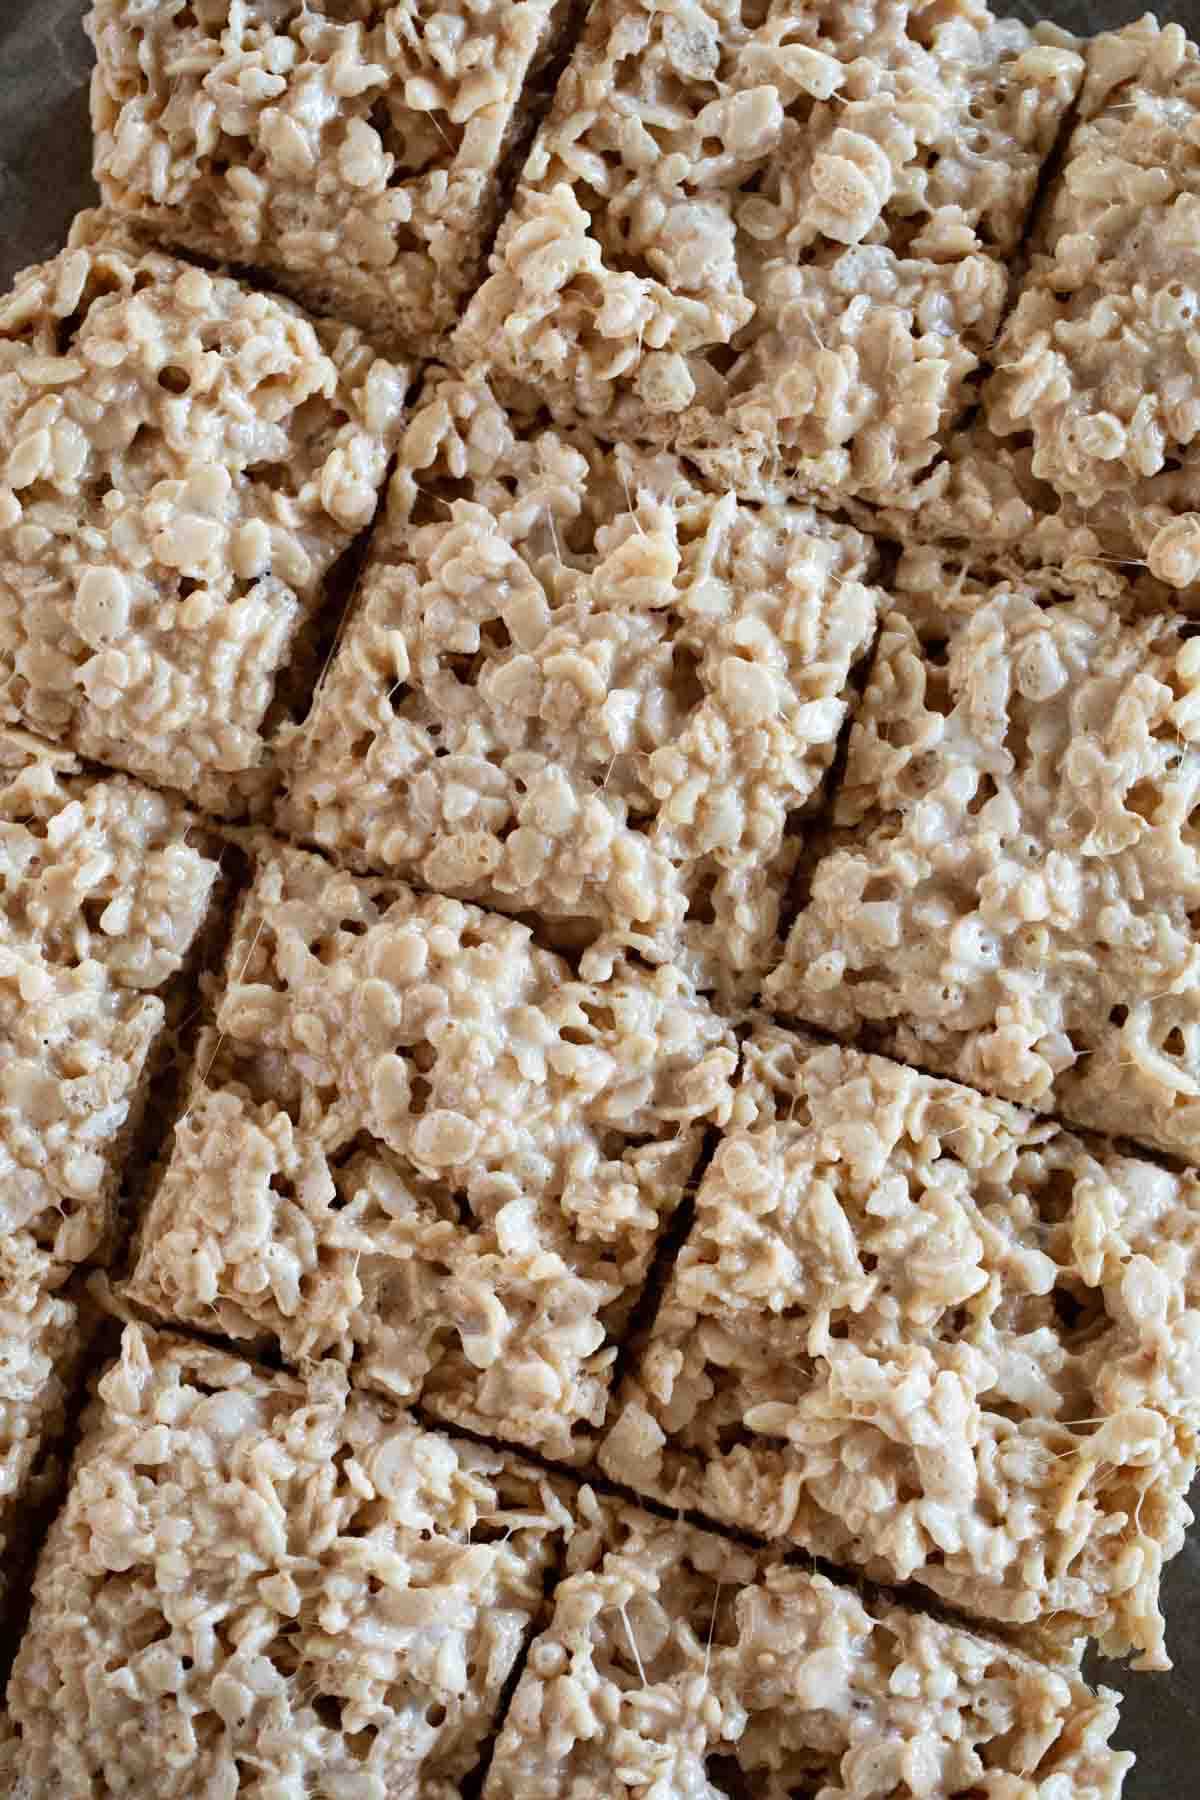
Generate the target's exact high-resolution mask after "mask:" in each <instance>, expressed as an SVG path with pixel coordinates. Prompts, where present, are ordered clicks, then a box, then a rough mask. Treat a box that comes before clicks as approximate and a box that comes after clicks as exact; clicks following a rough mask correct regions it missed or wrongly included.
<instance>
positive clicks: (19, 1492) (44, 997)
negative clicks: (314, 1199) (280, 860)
mask: <svg viewBox="0 0 1200 1800" xmlns="http://www.w3.org/2000/svg"><path fill="white" fill-rule="evenodd" d="M191 823H192V821H191V815H190V814H189V813H187V812H186V811H185V810H184V809H183V807H181V806H179V805H177V804H176V803H174V802H172V801H169V800H167V799H165V798H164V797H163V796H161V795H159V794H153V793H150V792H149V791H148V790H147V789H145V788H143V787H140V786H138V785H137V784H136V783H134V782H131V781H127V780H125V779H124V777H121V776H116V777H113V778H110V779H106V780H96V779H91V778H86V777H84V776H82V775H81V774H80V773H79V768H78V764H77V762H76V760H75V758H74V757H73V756H72V755H71V754H70V752H68V751H63V750H54V749H51V748H50V747H49V746H48V745H45V744H41V743H39V742H38V741H37V740H36V739H34V738H31V737H27V736H26V735H25V733H23V732H16V731H2V730H0V1214H2V1218H0V1569H3V1570H4V1571H5V1572H7V1569H8V1565H7V1564H6V1563H5V1561H4V1556H3V1553H4V1551H5V1549H6V1548H9V1549H10V1551H11V1534H12V1533H13V1531H14V1528H15V1527H17V1526H18V1525H19V1523H20V1517H21V1514H22V1512H23V1511H25V1510H26V1509H27V1508H28V1505H29V1503H30V1501H31V1498H32V1496H33V1493H34V1490H35V1489H37V1488H38V1486H39V1483H40V1481H41V1474H42V1473H43V1472H44V1471H42V1470H40V1469H39V1463H40V1459H41V1458H42V1456H43V1453H44V1451H45V1450H46V1447H47V1445H48V1444H49V1443H50V1442H51V1441H52V1440H53V1439H54V1438H55V1437H56V1436H57V1435H58V1432H59V1431H60V1430H61V1428H62V1424H63V1406H64V1401H65V1397H66V1392H67V1388H68V1386H69V1384H70V1379H71V1375H72V1372H73V1370H74V1368H75V1365H76V1363H77V1362H78V1359H79V1357H80V1355H81V1354H82V1352H83V1349H84V1338H85V1328H84V1323H83V1321H82V1319H81V1317H80V1314H79V1309H78V1307H77V1305H76V1302H75V1300H74V1298H73V1297H71V1296H69V1295H68V1294H65V1293H64V1292H63V1288H64V1284H65V1283H66V1281H67V1279H68V1277H69V1276H70V1274H71V1271H72V1269H73V1268H74V1267H76V1266H77V1265H78V1264H80V1263H82V1262H84V1261H87V1260H91V1259H95V1258H102V1257H103V1256H104V1255H105V1254H106V1253H107V1252H108V1250H109V1249H110V1247H111V1236H112V1230H113V1225H114V1215H115V1209H116V1200H117V1189H118V1184H119V1180H120V1175H121V1170H122V1166H123V1163H124V1160H125V1155H126V1151H127V1148H128V1144H129V1140H130V1137H131V1135H132V1132H133V1129H134V1127H135V1126H136V1124H137V1120H138V1117H139V1114H140V1111H141V1106H142V1102H143V1101H144V1098H145V1078H146V1075H147V1072H148V1064H149V1061H150V1058H151V1056H152V1054H153V1051H154V1048H155V1044H156V1041H157V1040H158V1039H159V1036H160V1033H161V1032H162V1029H163V1026H164V1020H165V1006H164V1001H163V998H162V990H163V989H164V987H166V985H167V984H168V983H169V982H170V980H171V978H172V977H173V976H174V975H176V974H177V973H178V971H179V970H180V968H181V967H182V966H183V963H184V960H185V958H186V956H187V954H188V951H189V949H190V947H191V944H192V941H193V939H194V937H195V936H196V933H197V932H198V930H199V929H200V926H201V924H202V923H203V920H204V917H205V914H206V911H207V909H208V904H209V899H210V896H211V893H212V888H213V883H214V880H215V877H216V865H215V864H214V863H213V862H211V861H210V860H209V859H208V858H207V857H206V856H204V855H203V854H202V852H201V851H200V850H198V849H196V848H194V847H192V846H190V845H189V844H188V842H187V838H188V833H189V827H190V826H191ZM10 1561H11V1555H10Z"/></svg>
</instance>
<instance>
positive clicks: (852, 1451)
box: [601, 1027, 1200, 1668]
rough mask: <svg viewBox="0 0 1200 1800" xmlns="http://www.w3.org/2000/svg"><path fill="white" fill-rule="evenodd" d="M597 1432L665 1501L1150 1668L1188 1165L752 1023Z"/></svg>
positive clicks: (1185, 1355)
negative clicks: (723, 1120) (715, 1137)
mask: <svg viewBox="0 0 1200 1800" xmlns="http://www.w3.org/2000/svg"><path fill="white" fill-rule="evenodd" d="M743 1056H744V1065H743V1066H744V1075H743V1081H742V1085H741V1088H740V1091H739V1096H738V1101H737V1106H736V1110H735V1121H736V1125H735V1128H734V1129H731V1130H730V1131H728V1132H727V1133H726V1134H725V1135H724V1137H723V1139H722V1141H721V1144H720V1146H719V1147H718V1149H717V1152H716V1155H715V1156H714V1159H713V1161H712V1163H711V1164H710V1166H709V1168H708V1170H707V1172H706V1174H705V1176H704V1179H703V1181H702V1183H701V1186H700V1191H699V1193H698V1195H697V1197H696V1216H695V1222H694V1225H693V1227H692V1230H691V1233H690V1235H689V1237H688V1240H687V1242H686V1244H685V1245H684V1247H683V1250H682V1251H681V1253H680V1256H679V1260H678V1262H677V1263H676V1265H675V1267H674V1269H673V1271H672V1274H671V1278H670V1282H669V1284H668V1286H667V1289H666V1292H665V1295H664V1299H663V1303H662V1307H661V1310H660V1312H659V1315H658V1318H657V1320H656V1322H655V1324H654V1327H653V1330H652V1333H651V1335H650V1338H649V1341H648V1343H647V1344H646V1346H645V1348H644V1351H643V1353H642V1355H641V1358H640V1360H639V1362H638V1364H637V1366H636V1368H635V1370H634V1373H633V1374H632V1376H631V1378H630V1379H629V1381H628V1382H627V1383H626V1385H625V1388H624V1390H623V1392H622V1395H621V1406H620V1410H619V1413H618V1415H617V1417H616V1422H615V1423H614V1425H613V1428H612V1430H611V1432H610V1433H609V1435H608V1438H607V1441H606V1443H605V1445H604V1448H603V1450H602V1452H601V1463H602V1466H603V1467H604V1468H605V1469H606V1470H607V1471H608V1472H609V1473H610V1474H612V1475H613V1476H614V1477H617V1478H618V1479H620V1480H621V1481H623V1482H625V1483H627V1484H629V1485H631V1486H634V1487H636V1488H639V1489H641V1490H642V1491H644V1492H646V1493H650V1494H654V1495H656V1496H657V1497H659V1498H660V1499H663V1500H667V1501H669V1502H670V1503H671V1504H672V1505H678V1506H681V1507H695V1508H698V1509H699V1510H701V1511H703V1512H706V1513H708V1514H709V1515H710V1516H711V1517H715V1518H718V1519H722V1520H724V1521H726V1522H728V1523H730V1524H735V1525H740V1526H743V1527H746V1528H748V1529H752V1530H754V1531H756V1532H759V1533H761V1534H762V1535H764V1536H770V1537H781V1538H791V1539H794V1540H795V1541H796V1542H798V1543H800V1544H803V1545H804V1546H805V1547H806V1548H807V1549H809V1550H812V1551H814V1552H816V1553H817V1554H819V1555H822V1556H827V1557H830V1558H832V1559H834V1560H836V1561H839V1562H844V1563H846V1562H848V1563H857V1564H860V1565H862V1566H863V1567H865V1569H866V1570H867V1571H868V1572H869V1573H870V1574H872V1575H874V1576H876V1577H878V1578H879V1579H882V1580H887V1581H919V1582H921V1583H922V1584H923V1585H925V1586H926V1587H929V1588H931V1589H933V1591H934V1592H935V1593H937V1594H939V1595H941V1596H942V1597H943V1598H944V1599H946V1600H948V1601H951V1602H952V1603H953V1604H954V1605H955V1606H956V1607H958V1608H960V1609H961V1610H963V1611H965V1612H968V1613H971V1614H974V1615H976V1616H978V1617H980V1618H983V1619H988V1620H998V1621H1003V1622H1005V1623H1011V1624H1021V1625H1031V1626H1037V1627H1039V1628H1048V1629H1049V1630H1050V1631H1051V1633H1052V1634H1055V1635H1057V1634H1062V1635H1064V1636H1066V1637H1067V1638H1074V1637H1076V1636H1078V1635H1079V1634H1080V1633H1082V1632H1084V1631H1088V1632H1091V1633H1092V1634H1093V1635H1094V1636H1096V1637H1097V1638H1098V1639H1099V1640H1100V1642H1101V1644H1102V1646H1103V1647H1104V1649H1105V1650H1106V1651H1107V1652H1108V1653H1109V1654H1113V1655H1123V1654H1128V1653H1129V1652H1130V1651H1131V1650H1135V1651H1137V1652H1138V1654H1139V1657H1140V1661H1139V1665H1138V1666H1139V1667H1144V1668H1166V1667H1169V1666H1170V1665H1169V1661H1168V1659H1167V1656H1166V1652H1165V1649H1164V1643H1163V1621H1162V1616H1161V1613H1160V1611H1159V1605H1158V1589H1159V1576H1160V1572H1161V1567H1162V1564H1163V1561H1164V1560H1165V1559H1166V1558H1167V1557H1170V1556H1173V1555H1174V1554H1175V1553H1176V1552H1177V1551H1178V1550H1179V1549H1180V1548H1181V1546H1182V1544H1183V1538H1184V1532H1185V1530H1186V1528H1187V1526H1188V1525H1189V1524H1190V1523H1191V1517H1192V1515H1191V1513H1190V1511H1189V1510H1188V1507H1187V1504H1186V1495H1187V1490H1188V1486H1189V1484H1190V1482H1191V1479H1192V1477H1193V1476H1194V1474H1195V1472H1196V1466H1197V1447H1196V1438H1195V1431H1196V1427H1197V1426H1198V1425H1200V1182H1198V1181H1197V1180H1196V1178H1195V1177H1193V1176H1191V1175H1188V1176H1178V1175H1172V1174H1169V1173H1168V1172H1167V1171H1165V1170H1163V1169H1160V1168H1158V1167H1156V1166H1155V1165H1153V1164H1150V1163H1146V1162H1141V1161H1136V1160H1134V1159H1132V1158H1130V1157H1127V1156H1120V1155H1117V1154H1116V1153H1115V1152H1114V1151H1112V1150H1111V1149H1108V1148H1101V1147H1089V1146H1088V1145H1087V1144H1085V1143H1084V1142H1083V1141H1081V1140H1080V1139H1079V1138H1077V1137H1074V1136H1073V1135H1071V1134H1070V1133H1068V1132H1066V1131H1063V1130H1062V1129H1061V1128H1060V1127H1058V1126H1056V1125H1054V1124H1051V1123H1050V1122H1049V1121H1046V1120H1041V1119H1038V1118H1037V1117H1036V1115H1034V1114H1031V1113H1028V1112H1025V1111H1022V1110H1020V1109H1018V1108H1017V1107H1015V1106H1013V1105H1011V1104H1010V1103H1008V1102H1006V1101H1002V1100H993V1099H987V1098H985V1097H984V1096H982V1095H979V1094H976V1093H973V1092H972V1091H971V1090H970V1089H969V1088H964V1087H960V1086H959V1085H958V1084H956V1083H953V1082H949V1081H940V1080H936V1079H934V1078H933V1077H930V1076H928V1075H920V1074H917V1073H916V1071H915V1070H912V1069H907V1068H904V1067H902V1066H901V1065H900V1064H898V1063H894V1062H889V1061H887V1060H885V1059H884V1058H883V1057H876V1056H864V1055H862V1054H861V1053H860V1052H858V1051H854V1050H844V1049H841V1048H840V1047H838V1046H823V1045H819V1044H816V1043H814V1042H812V1041H811V1040H808V1039H806V1038H803V1037H796V1036H793V1035H791V1034H788V1033H785V1032H782V1031H779V1030H776V1029H774V1028H772V1027H761V1028H760V1029H759V1030H758V1031H757V1032H756V1034H755V1036H754V1037H753V1038H752V1039H751V1041H750V1042H749V1043H748V1044H747V1045H746V1046H745V1048H744V1051H743Z"/></svg>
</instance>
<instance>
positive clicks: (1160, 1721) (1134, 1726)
mask: <svg viewBox="0 0 1200 1800" xmlns="http://www.w3.org/2000/svg"><path fill="white" fill-rule="evenodd" d="M992 4H993V6H994V7H995V9H996V10H997V11H998V12H1002V13H1010V14H1016V15H1017V16H1018V17H1020V18H1023V19H1026V20H1033V19H1036V18H1052V19H1056V20H1057V21H1058V22H1059V23H1060V24H1062V25H1064V26H1066V27H1067V29H1068V30H1071V31H1080V32H1092V31H1100V30H1104V29H1106V28H1108V27H1112V26H1116V25H1120V24H1123V23H1124V22H1125V21H1126V20H1128V19H1132V18H1136V17H1137V16H1138V14H1139V13H1140V11H1141V10H1142V8H1140V7H1138V6H1137V5H1136V4H1131V3H1129V0H1125V3H1124V4H1123V3H1122V0H1115V3H1114V0H1104V3H1103V4H1100V5H1092V6H1089V5H1087V4H1085V3H1081V0H1047V4H1046V5H1045V7H1044V8H1042V9H1041V10H1040V11H1039V10H1038V9H1037V8H1036V7H1035V6H1034V5H1032V4H1030V3H1029V0H1008V3H1007V4H1006V3H1005V0H992ZM84 10H85V0H0V285H3V286H7V284H8V282H9V280H10V278H11V276H12V275H13V274H14V272H15V271H16V270H17V269H20V268H23V267H24V266H25V264H26V263H31V262H37V261H39V260H40V259H41V258H43V257H46V256H50V255H52V254H53V253H54V251H55V250H57V249H58V248H59V246H60V245H61V244H62V242H63V239H64V238H65V236H66V234H67V230H68V228H69V226H70V223H71V220H72V218H73V217H74V215H75V214H76V212H78V211H79V209H80V208H81V207H84V206H90V205H92V204H94V202H95V198H96V196H95V189H94V187H93V185H92V179H91V174H90V168H89V164H90V156H91V144H90V138H89V132H88V112H87V78H88V70H89V67H90V64H91V48H90V45H89V44H88V42H87V40H86V38H85V37H84V35H83V32H82V31H81V29H80V20H81V18H82V16H83V12H84ZM1160 17H1164V18H1166V17H1170V18H1177V19H1179V21H1180V22H1181V24H1183V25H1184V26H1186V27H1187V29H1188V31H1189V33H1190V34H1191V35H1192V36H1193V37H1195V36H1196V35H1198V34H1200V0H1197V3H1196V4H1191V5H1185V4H1176V5H1175V6H1174V7H1166V8H1164V9H1163V11H1162V12H1161V13H1160ZM1192 1508H1193V1511H1196V1512H1200V1483H1198V1484H1197V1487H1196V1488H1195V1489H1194V1490H1193V1494H1192ZM1164 1591H1165V1607H1166V1614H1167V1641H1168V1644H1169V1647H1170V1651H1171V1655H1172V1657H1173V1658H1174V1662H1175V1667H1174V1669H1173V1670H1172V1671H1171V1673H1170V1674H1169V1675H1133V1674H1130V1673H1129V1672H1128V1671H1126V1670H1125V1669H1123V1668H1122V1667H1121V1666H1119V1665H1114V1664H1112V1663H1100V1662H1093V1663H1092V1665H1091V1667H1090V1669H1089V1674H1090V1676H1091V1677H1092V1678H1093V1679H1100V1680H1103V1681H1105V1682H1106V1683H1108V1684H1109V1685H1110V1686H1113V1687H1117V1688H1120V1689H1121V1690H1122V1691H1123V1693H1124V1694H1125V1696H1126V1697H1125V1700H1124V1703H1123V1706H1122V1723H1121V1729H1120V1733H1119V1736H1118V1740H1117V1741H1118V1742H1119V1743H1120V1744H1121V1745H1122V1746H1123V1747H1124V1748H1126V1749H1129V1750H1134V1751H1136V1753H1137V1757H1138V1762H1137V1766H1136V1767H1135V1769H1134V1771H1133V1773H1132V1775H1131V1776H1130V1778H1129V1781H1128V1782H1127V1784H1126V1788H1125V1793H1126V1796H1127V1800H1191V1796H1200V1525H1197V1526H1193V1528H1192V1531H1191V1533H1190V1535H1189V1541H1188V1544H1187V1546H1186V1548H1185V1549H1184V1551H1183V1553H1182V1554H1181V1555H1180V1556H1179V1557H1177V1558H1176V1559H1175V1561H1174V1562H1173V1563H1172V1564H1171V1565H1170V1566H1169V1568H1168V1570H1167V1574H1166V1580H1165V1583H1164Z"/></svg>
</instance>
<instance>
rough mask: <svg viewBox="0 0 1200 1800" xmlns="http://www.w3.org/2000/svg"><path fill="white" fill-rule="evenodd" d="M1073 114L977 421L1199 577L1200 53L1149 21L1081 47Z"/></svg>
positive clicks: (1068, 490)
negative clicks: (1026, 446)
mask: <svg viewBox="0 0 1200 1800" xmlns="http://www.w3.org/2000/svg"><path fill="white" fill-rule="evenodd" d="M1080 115H1081V116H1080V122H1079V124H1078V125H1077V127H1076V129H1075V132H1074V135H1073V137H1072V139H1071V144H1070V149H1069V153H1068V155H1067V159H1066V163H1065V165H1064V168H1063V171H1062V174H1061V177H1060V178H1059V179H1058V180H1057V181H1056V183H1055V185H1054V187H1053V190H1052V194H1051V199H1050V203H1049V206H1048V208H1047V211H1046V215H1045V217H1044V219H1043V221H1042V223H1041V226H1040V229H1039V234H1038V239H1037V251H1038V254H1036V255H1035V256H1034V258H1033V261H1032V265H1031V268H1030V270H1029V273H1028V276H1027V277H1026V280H1025V282H1024V284H1023V287H1022V291H1021V295H1020V298H1019V301H1018V303H1017V306H1016V308H1015V310H1014V312H1013V313H1012V315H1011V316H1010V318H1009V319H1008V321H1007V324H1006V326H1005V329H1004V332H1003V334H1002V336H1001V339H1000V342H999V344H998V345H997V348H996V353H995V358H994V360H995V363H996V373H995V375H994V376H993V377H992V379H991V381H990V382H989V384H988V387H987V389H986V395H985V410H986V417H987V421H988V424H989V425H990V427H991V429H992V431H993V432H995V433H997V434H998V435H1001V436H1009V435H1014V434H1015V435H1017V436H1018V438H1022V437H1025V436H1028V438H1029V440H1030V442H1031V448H1032V455H1031V469H1032V473H1033V475H1034V476H1035V477H1036V478H1037V479H1038V480H1039V481H1042V482H1045V483H1047V484H1048V485H1049V486H1050V487H1051V488H1052V489H1053V490H1054V491H1055V493H1056V494H1057V495H1058V496H1060V497H1061V498H1062V499H1063V500H1064V501H1068V502H1071V503H1073V504H1074V506H1075V507H1077V508H1078V509H1080V510H1081V511H1082V512H1083V514H1084V516H1085V519H1086V521H1087V522H1088V523H1089V524H1090V523H1091V522H1092V521H1093V520H1094V521H1095V528H1096V530H1097V531H1098V532H1100V533H1104V534H1109V535H1111V534H1112V533H1113V531H1114V530H1118V531H1119V532H1120V534H1121V535H1122V536H1124V537H1125V538H1126V539H1127V540H1128V541H1129V545H1130V553H1131V554H1132V555H1134V556H1136V557H1139V558H1142V559H1144V560H1146V561H1147V562H1148V563H1149V566H1150V569H1151V571H1152V572H1153V573H1154V574H1155V575H1156V576H1158V577H1160V579H1162V580H1163V581H1165V582H1169V583H1170V584H1171V585H1172V586H1173V587H1176V588H1186V587H1189V586H1191V585H1193V584H1194V583H1195V582H1196V581H1197V579H1198V577H1200V457H1198V456H1197V454H1196V450H1195V442H1196V438H1197V434H1198V433H1200V375H1198V374H1197V365H1196V356H1195V351H1194V347H1195V342H1196V324H1197V317H1198V316H1200V276H1198V274H1197V254H1198V251H1200V169H1198V168H1197V166H1196V157H1195V139H1196V135H1197V131H1198V130H1200V50H1197V47H1196V46H1195V44H1192V43H1189V42H1188V40H1187V38H1186V36H1185V34H1184V31H1183V28H1182V26H1180V25H1174V24H1172V25H1165V26H1162V27H1160V26H1159V25H1158V23H1157V21H1156V20H1155V19H1154V17H1153V15H1151V14H1147V15H1146V17H1145V18H1143V19H1141V20H1139V21H1138V23H1136V24H1134V25H1129V26H1127V27H1126V28H1125V29H1124V30H1123V31H1120V32H1113V33H1106V34H1104V35H1103V36H1101V37H1098V38H1096V39H1095V40H1094V42H1093V43H1092V44H1091V45H1090V47H1089V50H1088V73H1087V79H1086V82H1085V84H1084V89H1083V94H1082V99H1081V104H1080Z"/></svg>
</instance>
